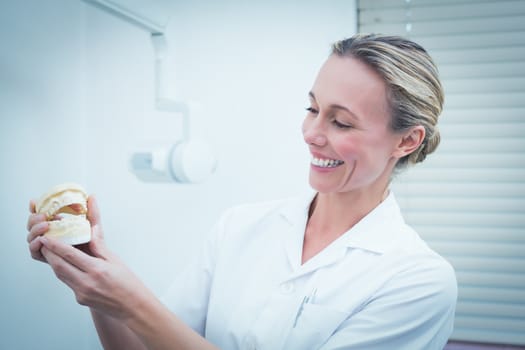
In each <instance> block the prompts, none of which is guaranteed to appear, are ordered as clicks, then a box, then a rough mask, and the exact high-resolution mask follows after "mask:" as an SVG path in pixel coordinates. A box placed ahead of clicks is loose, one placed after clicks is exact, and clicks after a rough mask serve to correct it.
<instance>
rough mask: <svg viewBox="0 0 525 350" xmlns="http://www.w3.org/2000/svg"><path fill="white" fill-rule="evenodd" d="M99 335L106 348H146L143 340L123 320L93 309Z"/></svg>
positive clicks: (140, 349) (133, 349)
mask: <svg viewBox="0 0 525 350" xmlns="http://www.w3.org/2000/svg"><path fill="white" fill-rule="evenodd" d="M91 317H92V318H93V322H94V324H95V328H96V330H97V333H98V337H99V339H100V342H101V343H102V346H103V347H104V349H106V350H119V349H129V350H145V349H146V347H145V346H144V345H143V344H142V342H141V340H140V339H139V338H138V337H137V335H135V333H133V331H132V330H131V329H129V328H128V327H127V326H126V325H125V324H124V323H123V322H122V321H120V320H117V319H115V318H113V317H111V316H107V315H105V314H102V313H100V312H98V311H96V310H94V309H91Z"/></svg>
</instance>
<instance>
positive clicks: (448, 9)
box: [359, 1, 525, 24]
mask: <svg viewBox="0 0 525 350" xmlns="http://www.w3.org/2000/svg"><path fill="white" fill-rule="evenodd" d="M419 4H420V2H419V1H414V2H413V3H411V4H410V5H407V4H406V3H405V4H404V5H403V6H401V7H376V8H368V9H363V10H362V11H361V13H360V14H359V17H360V21H361V23H362V24H371V23H372V24H377V23H380V22H396V21H399V20H400V19H406V20H409V19H411V18H413V19H417V20H418V21H432V20H436V19H463V18H474V17H482V18H486V17H497V16H515V15H516V14H525V2H523V1H501V2H499V3H491V2H487V3H479V4H478V5H477V6H472V4H467V3H460V2H457V3H455V4H451V5H447V6H443V5H442V3H440V4H437V5H426V6H420V5H419Z"/></svg>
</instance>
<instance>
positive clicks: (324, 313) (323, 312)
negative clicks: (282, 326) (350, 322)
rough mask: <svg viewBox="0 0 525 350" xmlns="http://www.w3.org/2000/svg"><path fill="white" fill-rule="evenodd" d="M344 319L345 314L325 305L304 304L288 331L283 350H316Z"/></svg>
mask: <svg viewBox="0 0 525 350" xmlns="http://www.w3.org/2000/svg"><path fill="white" fill-rule="evenodd" d="M346 317H347V313H345V312H342V311H339V310H336V309H334V308H332V307H329V306H326V305H317V304H310V303H306V304H304V305H303V309H302V310H301V312H300V314H298V317H297V320H295V324H294V325H293V326H292V328H291V329H290V334H289V336H288V338H287V341H286V346H285V347H284V349H287V350H289V349H290V350H291V349H294V350H295V349H297V350H299V349H301V350H310V349H318V348H319V347H321V345H323V344H324V343H325V342H326V341H327V340H328V338H330V336H331V335H332V334H333V333H334V332H335V330H336V329H337V327H339V325H340V324H341V323H342V322H343V321H344V320H345V319H346Z"/></svg>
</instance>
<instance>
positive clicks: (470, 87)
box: [443, 77, 525, 94]
mask: <svg viewBox="0 0 525 350" xmlns="http://www.w3.org/2000/svg"><path fill="white" fill-rule="evenodd" d="M443 88H444V89H445V92H446V93H447V94H454V93H462V92H464V91H470V92H471V93H502V92H516V91H525V79H523V77H504V78H495V77H492V78H477V79H448V80H447V81H445V82H443Z"/></svg>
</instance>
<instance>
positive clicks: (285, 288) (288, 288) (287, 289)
mask: <svg viewBox="0 0 525 350" xmlns="http://www.w3.org/2000/svg"><path fill="white" fill-rule="evenodd" d="M294 290H295V288H294V285H293V283H292V282H284V283H282V284H281V292H282V293H283V294H291V293H293V291H294Z"/></svg>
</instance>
